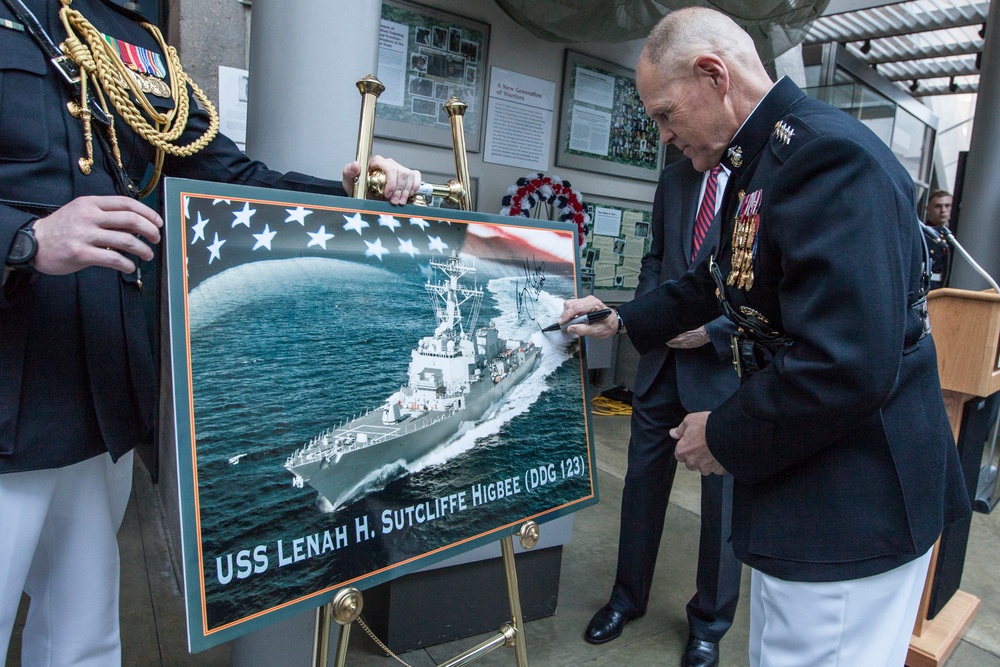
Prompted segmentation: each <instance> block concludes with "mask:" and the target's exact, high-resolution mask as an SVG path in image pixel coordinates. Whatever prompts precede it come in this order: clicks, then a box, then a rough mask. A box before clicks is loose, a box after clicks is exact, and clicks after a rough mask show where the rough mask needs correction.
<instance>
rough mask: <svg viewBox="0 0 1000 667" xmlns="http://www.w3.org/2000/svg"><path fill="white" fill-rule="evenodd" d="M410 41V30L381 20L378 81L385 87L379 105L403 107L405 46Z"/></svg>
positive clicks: (401, 25) (399, 24) (400, 24)
mask: <svg viewBox="0 0 1000 667" xmlns="http://www.w3.org/2000/svg"><path fill="white" fill-rule="evenodd" d="M409 39H410V28H409V27H408V26H405V25H403V24H402V23H395V22H394V21H386V20H385V19H383V20H382V23H381V25H380V26H379V31H378V74H376V76H377V77H378V80H379V81H381V82H382V85H384V86H385V92H384V93H382V94H381V95H380V96H379V98H378V103H379V104H391V105H392V106H395V107H401V106H403V97H404V93H405V92H406V45H407V43H408V41H409Z"/></svg>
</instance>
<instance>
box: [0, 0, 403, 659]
mask: <svg viewBox="0 0 1000 667" xmlns="http://www.w3.org/2000/svg"><path fill="white" fill-rule="evenodd" d="M24 2H25V5H26V6H23V5H22V6H18V5H20V2H14V1H13V0H3V2H0V253H2V254H3V257H4V267H3V285H2V288H0V350H2V352H0V658H3V657H4V656H6V653H7V647H8V642H9V638H10V633H11V628H12V626H13V622H14V615H15V613H16V611H17V608H18V602H19V599H20V596H21V591H22V590H24V591H25V592H27V593H28V595H29V596H30V597H31V604H30V607H29V612H28V620H27V624H26V626H25V629H24V635H23V652H22V661H23V664H25V665H42V664H44V665H75V666H79V665H94V666H95V667H96V666H99V667H106V666H107V665H114V664H119V663H120V662H121V657H120V656H121V643H120V637H119V628H118V579H119V561H118V549H117V543H116V537H115V534H116V532H117V529H118V526H119V524H120V522H121V518H122V515H123V513H124V509H125V504H126V501H127V499H128V496H129V493H130V489H131V476H132V469H131V462H132V457H131V450H132V448H133V447H134V446H135V445H137V444H138V443H140V442H143V441H146V440H147V439H148V438H150V437H151V428H152V423H153V412H154V408H155V404H156V389H157V388H156V385H155V383H154V369H153V357H152V354H151V352H150V345H149V338H148V334H147V333H146V330H145V323H144V318H143V311H142V305H141V301H140V298H139V296H140V289H142V281H141V276H140V275H139V274H138V271H137V269H136V266H137V264H138V260H144V261H145V260H150V259H151V258H152V257H153V253H154V249H153V248H152V247H150V244H152V245H153V246H155V244H156V243H157V242H158V241H159V240H160V229H161V227H162V225H163V221H162V219H161V218H160V216H159V215H158V214H157V213H156V212H155V211H153V210H151V209H149V208H148V207H146V206H145V205H143V204H142V203H140V202H139V201H137V200H136V199H135V198H133V197H132V196H131V195H132V194H134V189H132V188H130V187H129V185H128V182H129V181H130V180H131V181H135V182H138V181H140V180H141V179H142V178H143V176H144V175H145V174H146V172H147V170H148V169H150V167H151V166H152V167H153V168H154V170H155V171H156V175H157V176H158V175H159V172H160V169H157V168H156V165H157V164H158V162H159V161H160V159H162V167H161V169H162V173H164V174H167V175H172V176H182V177H187V178H194V179H204V180H215V181H226V182H232V183H245V184H249V185H256V186H271V187H280V188H289V189H295V190H310V191H315V192H326V193H331V194H341V195H343V194H344V193H345V190H344V187H342V185H341V184H339V183H335V182H333V181H328V180H323V179H318V178H312V177H309V176H305V175H303V174H296V173H287V174H281V173H277V172H274V171H270V170H268V169H267V168H266V167H265V166H264V165H263V164H261V163H260V162H255V161H252V160H250V159H248V158H247V157H246V156H245V155H243V153H241V152H240V151H239V149H237V147H236V146H235V145H234V144H233V143H232V142H231V141H229V140H228V139H226V138H225V137H224V136H223V135H221V134H217V132H216V130H217V127H218V119H217V116H216V115H215V112H214V109H212V108H211V106H210V104H204V105H203V106H201V107H199V105H198V103H197V102H196V96H197V97H199V99H201V100H202V101H203V102H204V96H203V94H201V93H200V91H199V90H198V89H197V87H196V86H194V84H193V83H191V82H190V80H189V79H187V77H186V75H185V74H184V72H183V70H182V69H181V68H180V63H179V62H178V61H177V60H176V54H175V53H173V52H172V49H166V48H165V45H164V43H163V40H162V36H160V35H159V32H158V31H157V30H155V28H147V27H144V26H143V25H141V23H142V21H143V20H142V18H141V17H140V16H138V15H137V14H133V13H131V12H128V11H126V10H123V9H121V8H120V7H118V6H116V5H115V4H113V3H112V2H110V1H109V0H62V2H60V1H59V0H24ZM61 9H62V11H63V15H64V17H65V21H66V23H68V24H69V26H70V28H69V33H71V34H67V33H68V31H67V28H66V27H65V24H64V22H63V20H62V19H61V17H60V10H61ZM32 15H33V16H32ZM35 19H37V29H36V30H34V31H33V30H32V27H33V25H34V23H33V22H34V21H35ZM32 32H34V35H33V34H32ZM46 36H47V37H48V40H46V38H45V37H46ZM64 41H65V43H66V45H67V47H66V48H67V51H71V55H72V57H71V59H70V60H71V61H72V62H69V61H66V60H63V59H60V58H56V64H53V63H52V62H51V59H52V58H53V54H52V50H54V49H57V48H58V47H55V46H54V44H58V43H61V42H64ZM46 49H48V51H46ZM56 55H58V52H57V53H56ZM74 63H75V65H74ZM81 66H82V67H84V69H85V74H84V76H83V77H82V79H80V81H79V83H75V84H74V83H72V81H73V80H74V79H75V78H76V77H75V76H74V75H75V69H76V68H78V67H81ZM60 67H61V69H60ZM64 74H65V75H66V76H64ZM88 75H89V76H88ZM98 89H100V90H98ZM123 91H124V92H123ZM102 99H103V102H102ZM109 117H110V118H112V119H113V121H112V122H113V130H114V131H113V132H112V131H111V130H110V128H108V127H107V125H106V122H107V119H108V118H109ZM102 120H103V121H105V122H102ZM158 158H159V159H158ZM372 164H374V165H375V166H380V167H383V168H385V169H386V172H387V180H388V181H390V182H391V183H390V184H389V185H388V187H387V193H390V195H391V199H392V201H393V202H394V203H401V202H405V201H406V198H407V197H408V196H409V195H410V194H411V193H412V192H414V191H415V189H416V187H417V186H418V185H419V173H418V172H413V171H410V170H406V169H403V168H401V167H399V165H397V164H396V163H394V162H392V161H391V160H385V159H382V158H377V157H376V158H373V160H372ZM359 172H360V168H359V167H358V165H357V164H356V163H355V164H352V165H349V166H348V167H347V168H345V171H344V179H345V182H347V181H349V180H351V179H353V177H354V176H355V175H356V174H358V173H359ZM147 289H148V288H147Z"/></svg>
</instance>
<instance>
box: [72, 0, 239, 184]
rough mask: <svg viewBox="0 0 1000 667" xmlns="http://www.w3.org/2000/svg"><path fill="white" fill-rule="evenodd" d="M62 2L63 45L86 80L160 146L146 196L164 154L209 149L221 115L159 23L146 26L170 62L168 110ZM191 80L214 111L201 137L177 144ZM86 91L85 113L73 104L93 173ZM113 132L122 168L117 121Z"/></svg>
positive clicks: (86, 164)
mask: <svg viewBox="0 0 1000 667" xmlns="http://www.w3.org/2000/svg"><path fill="white" fill-rule="evenodd" d="M61 2H62V5H63V6H62V8H61V9H60V10H59V16H60V18H61V19H62V22H63V25H64V26H65V28H66V34H67V38H66V41H65V42H63V43H62V44H61V47H62V50H63V52H64V53H66V55H67V56H68V57H69V58H71V59H72V60H73V61H74V62H75V63H76V64H77V65H78V66H79V67H80V71H81V77H80V79H81V82H82V83H83V82H85V81H86V79H87V77H90V78H91V79H92V80H93V82H94V86H93V88H94V90H95V91H96V94H97V97H98V99H99V100H100V104H101V107H102V108H104V110H105V111H108V112H109V113H110V110H109V109H108V105H107V101H106V100H105V94H106V95H107V97H108V98H110V100H111V103H112V105H113V106H114V108H115V109H116V110H117V111H118V114H119V115H120V116H121V117H122V119H123V120H124V121H125V122H126V123H127V124H128V126H129V127H131V128H132V129H133V130H134V131H135V132H136V133H137V134H138V135H139V136H141V137H142V138H143V139H144V140H145V141H146V142H147V143H149V144H151V145H152V146H153V147H154V148H156V158H155V162H154V173H153V176H152V178H151V179H150V181H149V183H147V184H146V187H144V188H143V189H142V191H141V192H140V193H139V194H138V196H139V197H140V198H141V197H145V196H146V195H148V194H149V193H151V192H152V191H153V190H154V189H155V188H156V184H157V182H158V181H159V179H160V173H161V170H162V167H163V158H164V155H165V154H166V153H169V154H170V155H173V156H175V157H190V156H191V155H194V154H195V153H197V152H198V151H200V150H201V149H203V148H204V147H205V146H207V145H208V143H209V142H210V141H212V139H214V138H215V135H216V134H217V133H218V131H219V114H218V112H217V111H216V110H215V106H214V105H213V104H212V102H211V100H209V99H208V96H207V95H205V93H204V92H203V91H202V90H201V88H199V87H198V85H197V84H195V83H194V81H192V80H191V78H190V77H189V76H188V75H187V74H186V73H185V72H184V70H183V68H182V67H181V63H180V58H179V57H178V56H177V50H176V49H175V48H174V47H172V46H168V45H167V44H166V42H165V41H164V39H163V35H162V34H161V33H160V31H159V29H158V28H157V27H156V26H155V25H152V24H151V23H143V24H142V26H143V27H144V28H145V29H146V30H147V31H149V33H150V34H151V35H152V36H153V38H154V39H155V40H156V42H157V44H158V45H159V47H160V49H161V51H162V52H163V54H164V56H165V59H166V61H167V71H168V76H169V79H170V96H171V99H172V100H173V102H174V108H173V109H171V110H170V111H169V112H167V113H160V112H158V111H157V110H156V109H155V108H154V107H153V106H152V105H151V104H150V103H149V99H148V98H147V97H146V94H145V93H144V92H143V91H142V89H141V87H139V85H138V84H137V83H136V81H135V80H134V79H133V77H132V73H131V71H130V70H129V69H128V68H127V67H126V66H125V63H124V62H122V59H121V56H120V55H119V54H118V52H117V51H115V49H114V48H113V47H112V46H111V45H110V44H109V43H108V42H107V41H106V40H105V39H104V36H103V35H101V33H100V32H99V31H98V30H97V29H96V28H95V27H94V26H93V25H92V24H91V23H90V22H89V21H87V19H86V18H84V16H83V15H82V14H81V13H80V12H78V11H76V10H74V9H70V7H69V5H70V4H71V3H72V2H73V0H61ZM78 35H79V36H78ZM185 84H187V85H190V86H191V89H192V91H193V92H194V96H195V98H196V99H197V100H198V101H199V102H200V103H201V105H202V106H203V107H204V108H205V110H206V111H207V112H208V116H209V126H208V129H207V130H206V131H205V133H204V134H202V135H201V137H199V138H198V139H195V140H194V141H192V142H191V143H189V144H187V145H185V146H177V145H176V144H174V143H172V142H174V141H176V140H177V138H178V137H180V136H181V134H182V133H183V132H184V128H185V127H186V126H187V121H188V115H189V111H190V108H189V98H188V95H187V91H186V85H185ZM81 90H82V92H81V97H82V98H83V99H81V100H80V111H79V113H76V105H73V107H71V112H73V113H74V115H75V116H78V117H80V118H81V120H82V121H83V123H84V135H85V137H86V142H87V154H88V157H87V158H80V169H81V170H82V171H83V172H84V173H88V172H89V170H90V163H92V162H93V149H92V147H91V141H90V139H91V132H90V114H89V113H84V110H86V108H87V100H86V94H87V93H86V90H87V86H86V85H85V83H84V84H83V85H82V86H81ZM129 92H131V93H132V97H134V98H135V99H136V100H137V101H138V103H139V106H136V104H135V103H134V102H133V101H132V99H130V98H129ZM140 106H141V107H142V108H141V109H140V108H139V107H140ZM144 114H145V115H144ZM147 118H148V120H147ZM108 133H109V137H110V139H111V144H112V151H113V153H114V158H115V161H116V162H117V163H118V165H119V166H121V165H122V161H121V154H120V151H119V149H118V140H117V137H116V135H115V132H114V125H113V124H112V126H111V127H110V128H109V131H108Z"/></svg>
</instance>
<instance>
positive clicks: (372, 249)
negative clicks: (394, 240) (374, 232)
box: [365, 237, 389, 261]
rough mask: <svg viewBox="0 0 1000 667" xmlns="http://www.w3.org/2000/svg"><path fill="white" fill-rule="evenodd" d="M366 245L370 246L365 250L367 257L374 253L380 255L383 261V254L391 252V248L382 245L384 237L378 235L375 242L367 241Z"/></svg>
mask: <svg viewBox="0 0 1000 667" xmlns="http://www.w3.org/2000/svg"><path fill="white" fill-rule="evenodd" d="M365 245H366V246H368V250H365V257H371V256H372V255H374V256H375V257H378V259H379V261H382V255H388V254H389V250H388V249H387V248H384V247H383V246H382V239H380V238H377V237H376V239H375V243H369V242H368V241H365Z"/></svg>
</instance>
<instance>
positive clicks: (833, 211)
mask: <svg viewBox="0 0 1000 667" xmlns="http://www.w3.org/2000/svg"><path fill="white" fill-rule="evenodd" d="M636 77H637V78H636V82H637V86H638V90H639V94H640V96H641V97H642V101H643V104H644V105H645V108H646V112H647V113H648V114H649V115H650V117H651V118H653V120H654V121H656V123H657V124H658V126H659V130H660V138H661V140H662V141H663V142H664V143H670V144H674V145H675V146H677V148H679V149H680V150H681V151H682V152H683V153H684V155H686V156H687V157H688V158H690V159H691V161H692V163H693V164H694V166H695V168H696V169H698V170H700V171H705V170H708V169H710V168H712V167H714V166H715V165H716V164H718V163H719V162H720V161H721V162H722V163H723V164H724V165H725V166H726V167H727V168H728V169H730V177H729V182H728V184H727V186H726V190H725V193H724V195H723V203H722V209H721V212H720V218H719V219H720V221H721V223H722V225H723V226H722V228H721V237H720V239H721V240H720V242H719V246H718V247H717V248H715V251H714V252H713V253H711V256H710V257H709V258H708V259H707V260H706V261H704V262H701V263H699V264H698V265H697V266H695V267H693V268H692V269H691V270H689V272H688V273H687V274H685V275H684V276H683V277H682V278H680V279H678V280H676V281H671V282H667V283H665V284H663V285H661V286H659V287H657V288H656V289H654V290H653V291H651V292H649V293H647V294H645V295H643V296H642V297H639V298H637V299H635V300H634V301H632V302H630V303H626V304H623V305H622V306H620V307H619V308H618V309H617V311H616V313H615V314H614V316H613V317H610V318H608V319H607V320H604V321H602V322H599V323H594V324H592V325H574V326H572V327H570V328H569V331H570V332H571V333H576V334H579V335H586V336H596V337H607V336H611V335H614V334H615V333H620V334H627V335H628V336H629V337H630V338H631V340H632V342H633V344H634V345H635V347H636V348H637V349H638V350H639V352H640V353H646V352H648V351H650V350H652V349H655V348H657V347H659V346H662V345H665V344H666V343H667V342H668V341H670V340H671V339H672V338H674V337H675V336H677V335H678V334H680V333H682V332H685V331H689V330H692V329H695V328H697V327H699V326H701V325H703V324H705V323H706V322H708V321H710V320H712V319H713V318H715V317H717V316H718V314H719V311H720V309H721V310H722V312H723V313H724V314H725V315H726V316H727V317H729V318H730V319H731V320H733V322H734V323H735V324H736V325H737V327H739V331H738V333H737V334H736V335H735V336H734V337H733V348H734V351H735V359H736V360H737V367H738V370H739V372H740V374H741V385H740V388H739V390H738V391H737V392H736V393H735V394H734V395H733V396H732V397H731V398H730V399H729V400H727V401H725V402H724V403H723V404H722V405H721V406H719V407H718V408H717V409H715V410H713V411H712V412H710V413H709V412H700V413H694V414H690V415H688V416H687V417H685V419H684V421H683V422H682V423H681V424H680V425H679V426H678V427H677V428H676V429H674V431H673V432H672V435H673V436H674V437H676V438H677V439H678V443H677V447H676V450H675V455H676V457H677V459H678V460H679V461H681V462H683V463H684V464H685V465H686V466H687V467H688V468H690V469H696V470H699V471H700V472H701V473H702V474H714V473H720V472H722V471H724V470H725V471H728V472H729V473H731V474H732V475H733V477H734V479H735V484H734V491H733V519H732V544H733V548H734V551H735V552H736V555H737V557H738V558H739V559H740V560H742V561H743V562H744V563H746V564H748V565H749V566H750V567H751V568H752V575H751V577H752V578H751V599H750V647H749V653H750V664H751V665H754V666H755V667H757V666H764V667H777V666H779V665H810V667H825V666H829V667H833V666H834V665H878V666H879V667H882V666H890V667H900V666H902V665H903V663H904V660H905V657H906V652H907V647H908V644H909V638H910V634H911V632H912V628H913V623H914V620H915V617H916V613H917V606H918V602H919V599H920V594H921V590H922V588H923V583H924V579H925V576H926V572H927V565H928V562H929V560H930V552H931V547H932V546H933V544H934V542H935V540H936V539H937V537H938V536H939V535H940V534H941V531H942V530H943V528H944V527H945V526H946V525H947V524H949V523H950V522H952V521H955V520H957V519H960V518H963V517H965V516H968V514H969V512H970V507H969V501H968V497H967V495H966V494H965V491H964V484H963V480H962V473H961V469H960V467H959V462H958V456H957V453H956V451H955V443H954V440H953V438H952V435H951V429H950V427H949V424H948V418H947V415H946V413H945V409H944V404H943V401H942V398H941V390H940V382H939V379H938V374H937V360H936V353H935V350H934V343H933V341H932V339H931V338H930V337H929V336H926V334H925V332H926V328H925V326H924V324H925V322H924V320H925V317H926V315H925V314H926V306H925V302H924V296H925V295H924V294H923V293H922V290H921V282H922V281H921V279H922V259H923V249H922V244H921V236H920V235H921V232H920V229H919V227H918V225H917V220H918V219H919V218H918V215H917V212H916V210H915V208H914V206H915V197H914V188H913V182H912V180H911V178H910V177H909V175H908V174H907V172H906V170H905V169H904V168H903V167H902V166H901V165H900V164H899V162H898V160H897V159H896V158H895V156H894V155H893V154H892V152H891V151H890V150H889V148H888V147H886V145H885V144H884V143H883V142H882V141H881V140H880V139H879V138H878V137H877V136H875V134H873V133H872V132H871V131H869V130H868V129H867V128H866V127H865V126H864V125H862V124H861V123H860V122H858V121H857V120H855V119H854V118H852V117H851V116H850V115H848V114H846V113H844V112H842V111H840V110H838V109H835V108H834V107H831V106H829V105H826V104H823V103H821V102H818V101H816V100H813V99H811V98H809V97H807V96H806V95H805V94H804V93H803V92H802V91H801V90H799V89H798V88H797V87H796V86H795V85H794V84H793V83H792V82H791V81H789V80H787V79H782V80H780V81H778V82H777V83H772V82H771V80H770V78H769V77H768V75H767V73H766V71H765V69H764V66H763V64H762V63H761V61H760V59H759V58H758V56H757V53H756V51H755V49H754V45H753V41H752V40H751V39H750V37H749V36H748V35H747V34H746V33H745V32H743V30H741V29H740V28H739V27H738V26H737V25H736V24H735V23H733V22H732V21H731V20H730V19H729V18H727V17H726V16H725V15H723V14H720V13H717V12H714V11H712V10H708V9H701V8H691V9H685V10H680V11H677V12H674V13H672V14H669V15H668V16H666V17H665V18H664V19H663V20H662V21H661V22H660V23H659V24H658V25H657V26H656V27H655V28H654V29H653V31H652V33H651V34H650V36H649V38H648V39H647V41H646V43H645V45H644V48H643V51H642V54H641V56H640V59H639V62H638V65H637V67H636ZM603 307H604V304H602V303H600V302H599V301H598V300H597V299H595V298H593V297H587V298H585V299H582V300H576V301H570V302H567V304H566V308H565V311H564V313H563V315H562V316H561V321H564V322H565V321H567V320H568V319H570V318H572V317H574V316H576V315H579V314H582V313H584V312H588V311H590V310H595V309H599V308H603Z"/></svg>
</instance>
